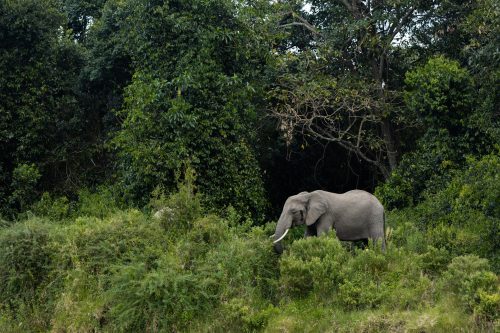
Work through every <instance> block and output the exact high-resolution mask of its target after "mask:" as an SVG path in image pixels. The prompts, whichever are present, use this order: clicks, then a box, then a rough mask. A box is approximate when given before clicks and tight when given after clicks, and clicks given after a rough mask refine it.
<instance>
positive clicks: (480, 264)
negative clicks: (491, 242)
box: [441, 255, 500, 319]
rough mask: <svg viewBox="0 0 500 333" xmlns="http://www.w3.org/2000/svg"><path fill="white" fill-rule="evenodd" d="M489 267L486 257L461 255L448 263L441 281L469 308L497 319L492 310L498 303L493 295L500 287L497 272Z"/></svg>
mask: <svg viewBox="0 0 500 333" xmlns="http://www.w3.org/2000/svg"><path fill="white" fill-rule="evenodd" d="M489 268H490V266H489V263H488V260H486V259H483V258H479V257H477V256H475V255H466V256H459V257H456V258H453V260H452V261H451V263H450V264H449V265H448V270H447V271H446V272H445V273H444V274H443V276H442V282H441V283H442V285H443V286H444V288H448V289H447V290H450V291H452V292H454V293H455V294H456V295H457V296H458V298H459V299H460V301H461V302H462V304H463V305H464V307H465V308H466V309H467V310H469V311H475V312H477V313H478V314H479V313H482V314H483V315H484V316H485V317H486V318H487V319H495V316H494V315H493V316H491V315H490V310H491V308H492V307H493V308H494V307H495V306H498V304H497V303H495V302H496V298H495V297H494V296H492V295H495V294H498V293H499V291H500V289H499V283H498V278H497V276H496V274H494V273H493V272H491V271H489Z"/></svg>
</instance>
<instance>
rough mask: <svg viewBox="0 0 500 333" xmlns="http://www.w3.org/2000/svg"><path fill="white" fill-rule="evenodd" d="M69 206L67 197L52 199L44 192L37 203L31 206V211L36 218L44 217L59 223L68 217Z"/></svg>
mask: <svg viewBox="0 0 500 333" xmlns="http://www.w3.org/2000/svg"><path fill="white" fill-rule="evenodd" d="M71 208H72V207H71V204H70V202H69V200H68V198H67V197H64V196H62V197H58V198H54V197H52V196H51V195H50V193H48V192H44V193H43V194H42V197H41V198H40V200H39V201H37V202H35V203H34V204H33V205H32V206H31V211H32V213H33V214H35V215H36V216H44V217H47V218H49V219H50V220H53V221H60V220H63V219H65V218H68V217H70V214H71Z"/></svg>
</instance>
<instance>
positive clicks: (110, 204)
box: [77, 187, 119, 219]
mask: <svg viewBox="0 0 500 333" xmlns="http://www.w3.org/2000/svg"><path fill="white" fill-rule="evenodd" d="M118 209H119V204H118V199H117V198H116V197H115V195H114V193H113V192H112V190H111V189H110V188H107V187H102V188H99V189H98V190H97V191H96V192H91V191H90V190H88V189H83V190H81V191H80V192H78V202H77V213H78V216H89V217H90V216H94V217H98V218H100V219H102V218H105V217H106V216H109V215H111V214H113V213H115V212H117V211H118Z"/></svg>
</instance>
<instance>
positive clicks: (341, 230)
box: [271, 190, 386, 254]
mask: <svg viewBox="0 0 500 333" xmlns="http://www.w3.org/2000/svg"><path fill="white" fill-rule="evenodd" d="M302 224H305V225H306V230H305V234H304V236H305V237H309V236H320V235H322V234H325V233H327V232H329V231H330V230H331V229H334V230H335V232H336V234H337V237H338V239H340V240H342V241H357V240H363V241H365V242H366V241H368V239H371V240H373V241H380V242H381V243H382V244H381V246H382V251H385V247H386V244H385V213H384V207H383V206H382V204H381V203H380V201H379V200H378V199H377V198H376V197H375V196H374V195H372V194H370V193H368V192H366V191H362V190H352V191H348V192H346V193H342V194H338V193H332V192H326V191H321V190H317V191H314V192H310V193H309V192H301V193H299V194H297V195H293V196H291V197H288V199H287V200H286V202H285V205H284V207H283V211H282V212H281V216H280V218H279V220H278V224H277V225H276V231H275V233H274V235H273V236H271V237H273V238H274V241H273V245H274V249H275V251H276V252H277V253H278V254H281V253H282V252H283V246H282V245H281V240H282V239H283V238H284V237H285V236H286V234H287V233H288V230H289V229H290V228H291V227H294V226H297V225H302Z"/></svg>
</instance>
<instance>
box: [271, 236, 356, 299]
mask: <svg viewBox="0 0 500 333" xmlns="http://www.w3.org/2000/svg"><path fill="white" fill-rule="evenodd" d="M346 260H347V253H346V250H345V249H344V248H343V247H342V245H341V244H340V242H339V241H338V240H337V239H336V237H335V235H329V236H328V237H318V238H310V239H301V240H297V241H295V242H294V243H293V246H292V247H291V248H290V251H289V252H288V253H287V254H286V255H285V256H284V257H283V259H282V260H281V261H280V273H281V286H282V288H283V290H282V291H283V293H284V294H285V295H289V296H291V295H295V296H302V297H303V296H307V295H308V294H309V293H310V292H312V291H315V292H316V293H320V294H321V291H324V293H325V294H324V295H323V296H324V297H328V296H329V295H328V292H332V291H334V290H335V286H337V285H338V284H339V283H340V282H341V281H342V278H343V276H342V275H341V274H342V270H341V266H342V265H343V264H344V263H345V261H346Z"/></svg>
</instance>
